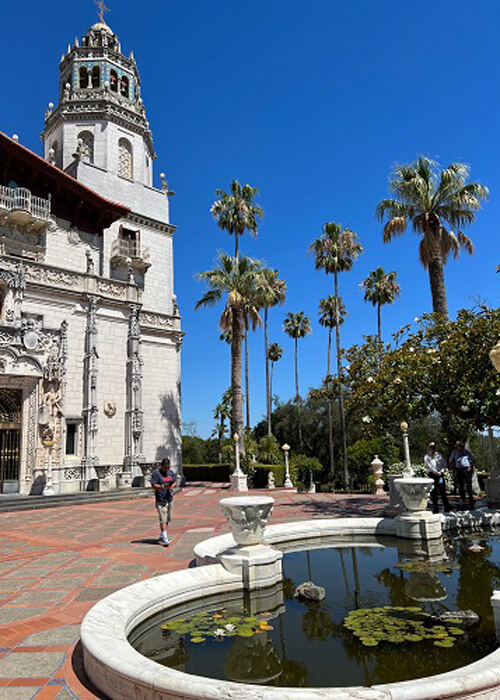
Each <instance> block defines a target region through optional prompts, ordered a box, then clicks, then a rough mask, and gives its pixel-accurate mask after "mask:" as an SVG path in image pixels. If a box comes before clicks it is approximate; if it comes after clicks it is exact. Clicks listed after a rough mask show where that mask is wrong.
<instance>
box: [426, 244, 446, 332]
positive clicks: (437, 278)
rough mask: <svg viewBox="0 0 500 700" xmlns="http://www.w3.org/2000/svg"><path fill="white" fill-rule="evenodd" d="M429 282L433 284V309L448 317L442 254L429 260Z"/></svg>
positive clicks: (436, 312)
mask: <svg viewBox="0 0 500 700" xmlns="http://www.w3.org/2000/svg"><path fill="white" fill-rule="evenodd" d="M429 282H430V285H431V295H432V311H433V312H434V313H435V314H441V316H442V317H443V318H445V319H447V318H448V300H447V299H446V288H445V285H444V269H443V262H442V260H441V256H440V255H439V256H437V255H436V257H433V258H432V259H431V260H430V261H429Z"/></svg>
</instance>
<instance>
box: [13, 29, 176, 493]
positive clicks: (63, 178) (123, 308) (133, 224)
mask: <svg viewBox="0 0 500 700" xmlns="http://www.w3.org/2000/svg"><path fill="white" fill-rule="evenodd" d="M59 94H60V101H59V104H58V105H56V107H55V108H54V106H53V105H52V106H49V109H48V110H47V112H46V114H45V127H44V131H43V134H42V140H43V142H44V148H45V160H42V159H40V158H38V156H36V155H35V154H33V153H31V152H29V151H28V150H27V149H25V148H22V147H20V146H19V145H18V144H16V143H15V142H13V141H12V140H11V139H8V138H7V137H3V136H0V163H8V166H5V167H4V168H3V169H2V167H0V188H1V191H0V194H1V195H2V196H0V408H1V406H2V391H4V392H7V391H8V390H12V389H15V390H16V391H17V393H16V396H19V397H20V398H19V401H20V402H21V405H20V408H19V415H20V416H21V419H20V427H19V431H18V432H19V435H18V436H17V433H16V434H15V435H14V438H16V439H17V437H18V442H17V443H16V445H17V447H16V449H17V453H16V454H17V456H18V467H17V472H16V473H17V476H16V478H15V479H11V478H7V477H8V476H11V475H12V465H10V467H9V469H10V472H9V474H7V471H6V469H5V468H4V467H2V464H3V462H2V460H3V459H4V455H3V453H2V449H1V447H0V491H2V489H6V488H7V487H8V488H9V489H10V490H20V491H21V492H23V493H41V492H42V491H43V488H44V486H45V484H46V482H47V479H48V474H49V473H51V479H50V480H51V482H52V486H53V489H54V491H55V492H56V493H65V492H71V491H80V490H84V489H88V488H104V487H106V488H113V487H115V486H116V477H117V474H119V473H120V472H122V471H124V470H125V471H132V475H133V476H134V477H138V478H139V477H140V478H143V475H145V474H146V478H147V474H148V473H149V471H150V470H151V469H152V468H153V466H154V464H155V463H156V462H157V461H158V460H160V459H161V458H162V457H163V456H166V455H168V456H169V457H170V458H171V461H172V464H173V467H174V469H176V470H177V471H178V472H181V438H180V357H179V355H180V352H179V351H180V347H181V343H182V336H183V333H182V331H181V326H180V320H181V319H180V315H179V309H178V305H177V298H176V295H175V293H174V287H173V247H172V246H173V234H174V232H175V227H174V226H173V225H172V224H170V222H169V201H168V191H167V190H168V188H167V190H164V189H163V188H160V189H155V188H154V187H153V186H152V185H153V179H152V178H153V168H152V161H153V159H154V158H155V157H156V155H155V152H154V149H153V142H152V135H151V131H150V129H149V124H148V122H147V120H146V113H145V108H144V104H143V102H142V99H141V96H140V81H139V74H138V71H137V66H136V63H135V59H134V58H133V56H132V55H131V56H129V57H126V56H124V55H123V54H122V53H121V46H120V43H119V41H118V39H117V37H116V35H115V34H114V33H113V32H112V30H111V29H110V28H109V27H108V26H107V25H106V24H105V23H97V24H96V25H94V26H93V27H91V28H90V30H89V31H88V32H87V34H86V35H84V37H83V38H82V41H81V43H80V44H75V46H74V47H73V48H72V49H70V50H69V52H68V54H67V55H65V56H63V59H62V61H61V64H60V93H59ZM3 150H5V151H6V153H7V152H8V156H9V157H8V158H7V157H5V158H4V157H3V155H4V154H3V152H2V151H3ZM17 160H19V163H20V164H21V161H22V167H21V165H20V167H19V168H18V169H16V162H17ZM12 181H15V182H16V183H19V187H20V188H25V189H23V190H22V192H23V193H26V192H27V193H28V194H27V195H25V194H23V196H24V197H25V199H26V202H28V201H29V206H28V204H26V205H22V206H21V207H19V206H17V205H16V207H17V208H12V207H9V206H7V205H8V203H9V202H10V200H11V199H12V197H14V198H15V197H17V199H20V197H19V196H17V194H18V192H17V190H12V192H11V189H12V188H11V185H10V184H9V183H11V182H12ZM9 188H11V189H9ZM19 192H21V190H19ZM32 193H33V197H32V196H31V195H32ZM35 194H36V195H37V196H36V197H35V196H34V195H35ZM28 195H29V197H28ZM16 201H17V200H16ZM131 201H133V202H134V211H131V210H130V209H129V208H128V203H129V202H131ZM23 207H24V208H23ZM116 251H118V252H119V254H120V255H122V256H123V257H124V260H125V261H126V264H124V265H117V264H114V263H113V255H115V257H116V255H117V252H116ZM5 400H6V399H5ZM2 426H3V424H2V423H1V421H0V431H2V430H4V429H6V428H4V427H2ZM16 430H17V428H16ZM16 436H17V437H16ZM14 438H13V439H14ZM0 445H1V441H0ZM146 466H147V467H148V469H149V467H150V468H151V469H149V471H148V469H146ZM139 481H140V479H139ZM46 490H47V489H46Z"/></svg>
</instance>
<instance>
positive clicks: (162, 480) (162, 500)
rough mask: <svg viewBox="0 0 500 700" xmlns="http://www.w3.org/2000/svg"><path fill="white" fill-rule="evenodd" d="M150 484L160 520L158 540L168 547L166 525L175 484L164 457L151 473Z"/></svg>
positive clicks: (168, 461)
mask: <svg viewBox="0 0 500 700" xmlns="http://www.w3.org/2000/svg"><path fill="white" fill-rule="evenodd" d="M151 486H152V487H153V489H154V492H155V501H156V510H157V511H158V518H159V521H160V542H161V544H163V545H165V547H168V545H169V544H170V540H169V539H168V533H167V527H168V525H169V524H170V522H171V520H172V501H173V493H172V491H173V489H174V488H175V487H176V486H177V477H176V475H175V472H173V471H172V470H171V469H170V460H169V458H168V457H164V458H163V459H162V461H161V464H160V468H159V469H155V470H154V472H153V473H152V474H151Z"/></svg>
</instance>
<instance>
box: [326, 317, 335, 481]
mask: <svg viewBox="0 0 500 700" xmlns="http://www.w3.org/2000/svg"><path fill="white" fill-rule="evenodd" d="M331 373H332V329H331V328H329V329H328V356H327V363H326V376H327V377H328V378H329V377H330V375H331ZM328 451H329V455H330V477H331V478H333V475H334V473H335V458H334V453H333V411H332V400H331V399H330V398H329V399H328Z"/></svg>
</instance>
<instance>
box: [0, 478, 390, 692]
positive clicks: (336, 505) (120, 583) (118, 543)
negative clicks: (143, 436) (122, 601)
mask: <svg viewBox="0 0 500 700" xmlns="http://www.w3.org/2000/svg"><path fill="white" fill-rule="evenodd" d="M251 493H256V494H257V493H265V494H266V495H270V492H269V491H260V492H258V491H255V492H251ZM229 495H232V494H230V493H229V492H228V491H227V490H226V489H225V488H222V485H221V484H200V483H197V484H192V485H190V486H187V487H186V488H185V489H183V490H182V491H181V492H179V493H178V494H177V495H176V497H175V506H174V522H173V524H172V527H171V528H170V530H169V536H170V538H171V540H172V544H171V545H170V547H168V548H163V547H161V546H160V545H159V544H158V543H157V538H158V526H157V521H156V511H155V508H154V500H153V499H152V498H151V499H141V500H130V501H120V502H113V503H109V502H106V503H92V504H89V505H74V506H69V507H61V508H52V509H48V510H38V511H29V512H14V513H3V514H0V699H4V698H6V699H8V700H28V699H29V698H37V700H49V699H51V698H57V700H70V699H71V698H75V697H76V698H81V699H82V700H88V699H89V698H103V697H104V696H103V695H102V694H101V693H99V691H98V690H97V689H96V688H94V687H92V685H91V684H90V682H89V681H88V680H87V679H86V678H85V674H84V671H83V664H82V654H81V648H80V645H79V642H78V633H79V626H80V622H81V621H82V619H83V617H84V616H85V614H86V613H87V611H88V610H89V609H90V608H91V607H92V605H94V603H96V602H97V601H98V600H100V599H101V598H104V597H105V596H107V595H109V594H110V593H112V592H113V591H115V590H117V589H118V588H123V587H124V586H128V585H129V584H131V583H135V582H136V581H140V580H141V579H145V578H149V577H150V576H156V575H158V574H164V573H167V572H169V571H176V570H178V569H183V568H185V567H187V566H188V564H189V562H190V561H191V559H192V556H193V547H194V545H195V544H197V543H198V542H199V541H201V540H204V539H206V538H208V537H212V536H216V535H220V534H222V533H225V532H228V531H229V527H228V525H227V523H226V522H225V520H224V519H223V517H222V514H221V512H220V507H219V500H220V499H221V498H224V497H227V496H229ZM271 495H272V496H273V497H274V498H275V500H276V503H275V508H274V513H273V515H272V518H271V520H270V522H271V523H278V522H283V521H296V520H306V519H310V518H325V517H346V516H347V517H348V516H356V515H364V516H380V515H382V513H383V510H384V508H385V507H386V506H387V503H388V499H387V498H375V497H374V496H369V495H368V496H366V495H362V496H357V495H352V496H344V495H334V494H297V493H294V492H291V491H285V490H283V489H276V490H275V491H273V492H272V494H271Z"/></svg>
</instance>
